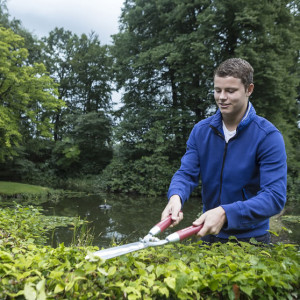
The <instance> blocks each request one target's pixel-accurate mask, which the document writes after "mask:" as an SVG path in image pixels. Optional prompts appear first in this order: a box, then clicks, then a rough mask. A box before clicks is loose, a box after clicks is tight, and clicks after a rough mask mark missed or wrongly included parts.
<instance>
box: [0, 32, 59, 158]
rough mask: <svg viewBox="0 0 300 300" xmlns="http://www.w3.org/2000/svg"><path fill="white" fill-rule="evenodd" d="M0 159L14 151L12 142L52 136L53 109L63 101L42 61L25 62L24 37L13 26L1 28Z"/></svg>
mask: <svg viewBox="0 0 300 300" xmlns="http://www.w3.org/2000/svg"><path fill="white" fill-rule="evenodd" d="M0 40H1V55H0V68H1V78H0V99H1V107H0V115H1V122H0V128H1V133H0V135H1V136H0V137H1V151H0V161H4V160H5V159H6V158H7V157H9V156H11V155H15V154H16V152H15V151H14V148H13V146H16V145H18V143H19V142H20V141H22V138H24V139H25V138H26V137H27V136H29V135H34V136H35V137H36V138H39V137H49V136H51V133H50V130H51V128H52V124H51V120H50V116H51V113H52V112H54V111H56V110H57V109H59V108H60V107H61V106H62V105H63V102H62V101H60V100H58V99H57V98H56V97H55V94H56V89H55V85H54V83H53V81H52V80H51V78H50V77H49V76H48V75H47V74H46V69H45V66H44V65H43V64H38V63H35V64H33V65H30V66H27V65H25V60H26V58H27V56H28V51H27V49H25V48H23V38H21V37H20V36H18V35H16V34H14V33H13V31H12V30H9V29H5V28H3V27H1V28H0Z"/></svg>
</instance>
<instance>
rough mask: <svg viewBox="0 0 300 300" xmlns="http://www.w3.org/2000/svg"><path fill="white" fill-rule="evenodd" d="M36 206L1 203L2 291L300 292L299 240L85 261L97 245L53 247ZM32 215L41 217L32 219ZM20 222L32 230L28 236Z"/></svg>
mask: <svg viewBox="0 0 300 300" xmlns="http://www.w3.org/2000/svg"><path fill="white" fill-rule="evenodd" d="M24 211H25V214H24V216H25V217H24V219H23V220H21V219H20V216H21V215H23V212H24ZM6 212H10V213H8V214H6ZM33 214H35V216H34V219H32V218H31V220H29V222H30V223H28V222H27V221H28V220H27V219H28V210H26V209H25V208H20V207H18V208H14V209H10V210H9V209H6V210H2V211H1V214H0V228H1V231H0V234H1V235H2V237H1V242H0V279H1V281H0V299H27V300H31V299H39V300H41V299H296V298H297V297H298V290H299V289H300V284H299V275H300V274H299V269H300V268H299V267H300V257H299V251H298V246H295V245H290V244H289V245H288V244H276V245H273V246H272V247H259V246H258V245H251V244H247V243H241V245H240V246H239V245H237V244H235V243H228V244H223V245H214V246H210V247H209V246H207V245H203V244H201V242H200V243H190V244H183V243H177V244H171V245H166V246H163V247H157V248H148V249H145V250H142V251H139V252H134V253H132V254H128V255H124V256H121V257H119V258H114V259H111V260H107V261H102V260H100V259H99V258H97V257H94V258H93V257H92V260H91V261H87V260H85V256H86V254H87V253H89V255H91V252H92V251H94V250H96V249H97V248H96V247H76V246H73V247H65V246H64V245H63V244H61V245H59V247H57V248H55V249H54V248H51V247H50V246H43V245H41V241H43V239H41V237H39V236H38V234H37V231H38V228H41V230H42V225H41V223H39V221H38V219H39V218H43V216H42V215H41V214H40V213H38V212H36V211H35V212H33ZM7 215H8V216H9V218H10V219H9V220H8V219H6V216H7ZM14 216H16V217H17V219H16V220H15V221H14ZM34 220H36V223H37V224H38V225H36V226H33V227H32V225H33V224H32V223H35V221H34ZM13 223H18V224H19V226H15V228H17V230H15V229H14V228H13V227H11V228H9V225H10V224H13ZM22 228H24V229H25V230H26V231H27V235H26V238H24V236H23V237H22V233H21V232H22ZM31 228H34V231H33V232H32V235H31V236H30V234H31V233H30V232H31ZM41 234H44V231H43V232H42V233H41Z"/></svg>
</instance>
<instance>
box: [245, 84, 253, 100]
mask: <svg viewBox="0 0 300 300" xmlns="http://www.w3.org/2000/svg"><path fill="white" fill-rule="evenodd" d="M253 90H254V84H253V83H250V84H249V86H248V87H247V90H246V94H247V97H250V96H251V94H252V92H253Z"/></svg>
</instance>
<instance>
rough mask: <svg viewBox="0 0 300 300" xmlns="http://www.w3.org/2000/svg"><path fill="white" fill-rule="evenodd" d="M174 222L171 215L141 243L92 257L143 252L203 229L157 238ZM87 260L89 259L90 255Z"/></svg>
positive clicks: (115, 248) (155, 227) (99, 252)
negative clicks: (148, 248)
mask: <svg viewBox="0 0 300 300" xmlns="http://www.w3.org/2000/svg"><path fill="white" fill-rule="evenodd" d="M172 222H173V220H172V217H171V215H169V216H168V217H167V218H166V219H164V220H162V221H160V222H159V223H157V224H156V225H155V226H154V227H152V228H151V229H150V231H149V233H148V234H147V235H146V236H145V237H144V238H143V239H140V241H139V242H135V243H130V244H125V245H122V246H117V247H112V248H108V249H103V250H99V251H96V252H94V253H93V254H92V255H94V256H99V257H100V258H102V259H110V258H113V257H117V256H121V255H124V254H127V253H130V252H133V251H138V250H142V249H145V248H147V247H156V246H163V245H165V244H168V243H175V242H179V241H182V240H184V239H186V238H188V237H190V236H192V235H194V234H196V233H197V232H198V231H199V230H200V229H201V228H202V227H203V224H201V225H200V226H194V225H192V226H189V227H186V228H184V229H181V230H178V231H176V232H174V233H171V234H170V235H168V236H167V237H166V238H165V239H163V240H160V239H159V238H157V237H156V235H158V234H160V233H161V232H163V231H164V230H165V229H167V228H168V227H169V226H170V225H171V224H172ZM86 259H89V256H88V255H87V257H86Z"/></svg>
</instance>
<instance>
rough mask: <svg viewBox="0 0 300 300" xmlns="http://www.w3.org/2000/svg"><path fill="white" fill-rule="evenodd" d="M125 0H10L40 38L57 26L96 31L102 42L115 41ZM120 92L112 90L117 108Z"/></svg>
mask: <svg viewBox="0 0 300 300" xmlns="http://www.w3.org/2000/svg"><path fill="white" fill-rule="evenodd" d="M123 2H124V0H7V3H6V4H7V8H8V12H9V14H10V16H11V18H16V19H18V20H21V22H22V25H23V26H24V28H26V29H27V30H29V31H30V32H31V33H33V34H34V35H36V36H37V37H38V38H41V37H43V36H48V33H49V32H50V31H51V30H53V29H54V28H55V27H59V28H60V27H63V28H64V29H65V30H70V31H71V32H72V33H76V34H77V35H81V34H82V33H85V34H89V33H91V32H92V31H94V32H95V33H96V34H97V35H98V36H99V40H100V43H101V45H108V44H111V43H112V39H111V35H112V34H116V33H118V31H119V23H118V21H119V17H120V15H121V8H122V6H123ZM120 98H121V92H113V93H112V100H113V103H114V108H115V109H117V108H119V107H120V105H121V104H120Z"/></svg>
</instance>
